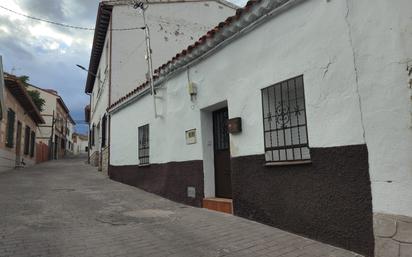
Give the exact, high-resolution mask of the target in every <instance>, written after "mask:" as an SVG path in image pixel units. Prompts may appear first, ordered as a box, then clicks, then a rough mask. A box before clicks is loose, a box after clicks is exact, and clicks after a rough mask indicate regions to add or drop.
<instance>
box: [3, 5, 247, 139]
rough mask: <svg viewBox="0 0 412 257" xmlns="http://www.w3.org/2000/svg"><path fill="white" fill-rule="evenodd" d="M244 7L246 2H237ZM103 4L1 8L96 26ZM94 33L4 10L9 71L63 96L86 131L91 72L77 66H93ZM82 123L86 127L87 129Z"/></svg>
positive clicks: (4, 31)
mask: <svg viewBox="0 0 412 257" xmlns="http://www.w3.org/2000/svg"><path fill="white" fill-rule="evenodd" d="M232 2H234V3H236V4H237V5H239V6H243V5H244V4H245V3H246V1H243V0H233V1H232ZM98 3H99V0H0V5H1V6H4V7H6V8H9V9H12V10H14V11H17V12H20V13H24V14H26V15H30V16H35V17H39V18H43V19H47V20H53V21H57V22H60V23H65V24H70V25H76V26H82V27H89V28H90V27H94V25H95V21H96V14H97V7H98ZM92 41H93V31H83V30H75V29H70V28H65V27H59V26H55V25H51V24H48V23H45V22H39V21H34V20H31V19H28V18H25V17H21V16H18V15H16V14H13V13H10V12H8V11H6V10H3V9H0V46H1V47H0V55H2V56H3V63H4V66H5V67H4V68H5V70H6V71H8V72H11V71H12V72H14V73H15V74H16V75H28V76H29V77H30V82H31V83H32V84H34V85H37V86H39V87H43V88H53V89H55V90H57V91H58V92H59V94H60V95H61V96H62V97H63V99H64V101H65V102H66V104H67V106H68V107H69V109H70V110H71V114H72V117H73V118H74V119H75V120H76V121H79V122H78V124H79V125H78V126H77V128H78V129H79V130H80V131H81V132H86V131H87V126H85V125H84V123H82V122H81V121H83V120H84V107H85V106H86V105H87V104H88V103H89V97H88V96H87V95H86V94H84V93H83V92H84V86H85V81H86V77H87V73H86V72H84V71H82V70H80V69H78V68H77V67H76V66H75V65H76V64H81V65H83V66H86V67H87V66H88V63H89V58H90V50H91V45H92ZM82 124H83V125H82Z"/></svg>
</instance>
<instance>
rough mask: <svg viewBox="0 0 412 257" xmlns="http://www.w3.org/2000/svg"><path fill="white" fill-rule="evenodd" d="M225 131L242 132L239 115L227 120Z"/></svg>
mask: <svg viewBox="0 0 412 257" xmlns="http://www.w3.org/2000/svg"><path fill="white" fill-rule="evenodd" d="M227 131H228V132H229V133H231V134H236V133H240V132H242V119H241V118H240V117H237V118H233V119H229V120H228V122H227Z"/></svg>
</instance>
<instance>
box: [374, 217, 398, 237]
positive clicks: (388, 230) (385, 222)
mask: <svg viewBox="0 0 412 257" xmlns="http://www.w3.org/2000/svg"><path fill="white" fill-rule="evenodd" d="M373 231H374V233H375V236H378V237H393V236H394V235H395V234H396V220H395V219H392V218H390V217H388V216H384V215H379V214H378V215H374V217H373Z"/></svg>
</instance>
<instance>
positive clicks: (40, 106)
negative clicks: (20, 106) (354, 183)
mask: <svg viewBox="0 0 412 257" xmlns="http://www.w3.org/2000/svg"><path fill="white" fill-rule="evenodd" d="M27 93H28V94H29V96H30V97H31V99H32V100H33V102H34V104H35V105H36V106H37V109H39V111H40V112H42V111H43V106H44V104H45V103H46V101H45V100H44V99H43V98H41V97H40V92H39V91H37V90H27Z"/></svg>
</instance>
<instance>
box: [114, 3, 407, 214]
mask: <svg viewBox="0 0 412 257" xmlns="http://www.w3.org/2000/svg"><path fill="white" fill-rule="evenodd" d="M411 8H412V2H411V1H408V0H396V1H390V2H388V1H386V0H378V1H375V2H374V4H373V5H370V3H368V2H367V1H352V0H347V1H321V0H308V1H304V2H303V3H302V4H300V5H298V6H296V7H294V8H292V9H290V10H288V11H287V12H285V13H283V14H280V15H279V16H277V17H275V18H273V19H270V20H269V21H268V22H267V23H265V24H264V25H262V26H260V27H258V28H257V29H255V30H254V31H252V32H250V33H248V34H247V35H244V36H243V37H241V38H240V39H238V40H236V41H235V42H233V43H231V44H230V45H229V46H226V47H225V48H223V49H221V50H220V51H219V52H217V53H215V54H214V55H212V56H211V57H209V58H206V59H204V60H202V62H200V63H198V64H196V65H193V66H192V67H191V68H190V69H188V70H187V71H185V72H182V73H179V74H177V75H176V76H174V77H172V78H171V79H169V80H168V81H167V82H165V83H164V85H163V88H162V89H160V90H159V96H161V97H162V99H158V100H157V107H158V109H159V112H160V113H161V114H162V118H158V119H154V115H153V107H152V100H151V97H150V96H149V95H147V96H144V97H143V99H140V100H139V101H137V102H135V103H133V104H131V105H129V106H128V107H127V108H125V109H122V110H120V111H118V112H116V113H114V114H113V117H112V120H113V123H112V139H113V141H112V142H113V148H114V149H116V151H114V154H113V155H111V162H112V163H113V164H114V165H133V164H137V157H136V156H137V144H134V143H130V142H136V137H137V127H138V126H139V125H140V124H145V123H150V126H151V138H150V140H151V141H150V147H151V148H150V151H151V156H153V158H151V160H152V162H153V163H166V162H170V161H186V160H198V159H203V158H202V157H204V151H205V150H204V149H205V147H207V145H209V144H210V142H209V141H208V140H207V139H206V140H203V139H202V141H199V143H197V144H195V145H190V146H188V145H186V144H185V140H184V131H185V130H187V129H192V128H196V129H197V130H198V135H199V138H203V133H206V132H203V131H202V129H204V128H207V127H208V126H204V125H203V122H204V121H205V120H204V119H203V118H202V115H201V114H200V113H201V111H202V110H205V109H207V108H208V107H210V106H213V105H215V104H217V103H221V102H226V103H227V105H228V108H229V116H230V117H241V118H242V125H243V131H242V133H240V134H238V135H231V137H230V140H231V155H232V157H241V156H248V155H256V154H258V155H259V154H263V151H264V144H263V132H262V131H263V128H262V106H261V95H260V89H262V88H264V87H267V86H270V85H272V84H274V83H277V82H280V81H283V80H285V79H288V78H292V77H294V76H296V75H301V74H303V75H304V84H305V97H306V108H307V118H308V133H309V145H310V147H335V146H345V145H357V144H364V143H365V142H366V144H367V147H368V151H369V155H368V157H369V159H368V162H369V171H370V178H371V182H372V193H373V194H372V195H373V210H374V211H375V212H384V213H393V214H399V215H406V216H412V172H411V171H412V166H411V162H410V152H411V151H412V130H411V113H410V111H411V99H410V94H411V92H410V88H409V84H408V82H409V78H408V72H407V71H406V68H407V66H408V63H409V64H410V61H411V58H412V53H411V51H412V49H411V47H409V46H410V45H411V44H412V36H411V35H412V34H411V33H410V31H411V28H412V24H411V23H412V20H411V19H410V14H409V10H410V9H411ZM189 81H191V82H194V83H195V84H196V85H197V88H198V95H197V98H196V100H194V101H190V97H189V95H188V93H187V84H188V82H189ZM206 122H207V121H206ZM125 134H127V135H128V137H127V139H126V137H124V138H123V139H122V135H125ZM130 139H131V140H130ZM165 146H168V147H165ZM176 149H179V151H176ZM211 161H212V160H210V158H209V160H208V162H209V163H208V164H204V167H207V166H208V165H209V164H210V162H211ZM209 166H210V165H209ZM206 172H207V173H206ZM210 173H213V169H207V170H205V188H206V189H207V188H211V187H213V183H214V181H213V176H212V175H211V174H210Z"/></svg>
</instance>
